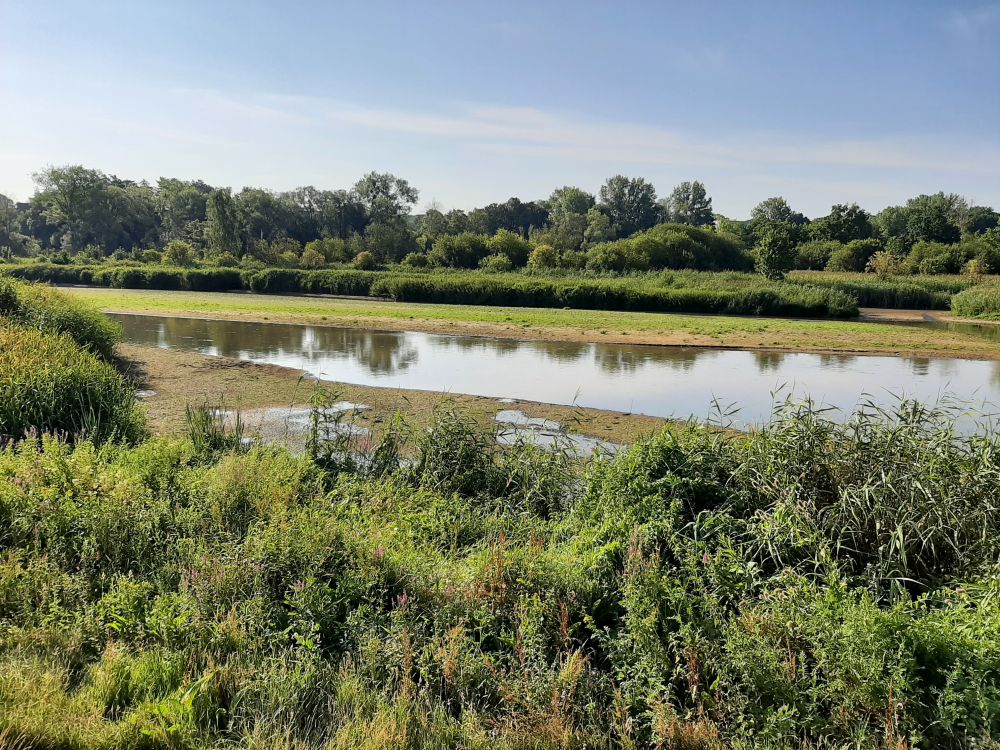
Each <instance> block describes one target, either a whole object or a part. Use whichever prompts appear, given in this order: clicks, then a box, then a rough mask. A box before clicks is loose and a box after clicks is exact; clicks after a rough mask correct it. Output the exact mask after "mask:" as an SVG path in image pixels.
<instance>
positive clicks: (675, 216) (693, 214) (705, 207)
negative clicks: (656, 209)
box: [662, 180, 715, 227]
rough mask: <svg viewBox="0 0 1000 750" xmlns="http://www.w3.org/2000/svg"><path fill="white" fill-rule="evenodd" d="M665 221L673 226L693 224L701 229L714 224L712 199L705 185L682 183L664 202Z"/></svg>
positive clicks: (696, 182)
mask: <svg viewBox="0 0 1000 750" xmlns="http://www.w3.org/2000/svg"><path fill="white" fill-rule="evenodd" d="M662 211H663V217H664V219H665V220H666V221H667V222H669V223H673V224H691V225H692V226H696V227H701V226H708V225H710V224H712V222H713V221H714V220H715V214H714V213H713V212H712V199H711V198H709V197H708V192H707V191H706V190H705V185H704V183H701V182H698V180H695V181H694V182H682V183H681V184H680V185H678V186H677V187H675V188H674V189H673V191H672V192H671V193H670V197H668V198H665V199H664V200H663V201H662Z"/></svg>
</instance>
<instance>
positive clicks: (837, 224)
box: [809, 203, 875, 243]
mask: <svg viewBox="0 0 1000 750" xmlns="http://www.w3.org/2000/svg"><path fill="white" fill-rule="evenodd" d="M809 234H810V235H811V236H812V237H813V238H815V239H817V240H832V241H834V242H844V243H847V242H851V241H852V240H867V239H870V238H871V237H873V236H874V234H875V227H874V225H873V224H872V217H871V214H869V213H868V212H867V211H865V210H864V209H863V208H861V207H860V206H858V204H857V203H852V204H850V205H847V204H844V203H838V204H835V205H834V206H833V207H832V208H831V209H830V214H829V216H824V217H823V218H821V219H816V220H815V221H813V222H812V223H811V224H810V225H809Z"/></svg>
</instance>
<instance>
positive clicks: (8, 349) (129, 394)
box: [0, 319, 143, 443]
mask: <svg viewBox="0 0 1000 750" xmlns="http://www.w3.org/2000/svg"><path fill="white" fill-rule="evenodd" d="M0 320H2V319H0ZM142 424H143V420H142V416H141V415H140V414H139V412H138V409H137V406H136V403H135V393H134V391H133V389H132V386H131V385H130V384H129V383H127V382H126V381H125V379H124V378H123V377H122V376H121V374H120V373H119V372H118V371H117V370H115V368H114V367H113V366H112V365H110V364H109V363H107V362H104V361H102V360H100V359H99V358H98V357H96V356H95V355H93V354H91V353H90V352H88V351H86V350H84V349H82V348H80V347H79V346H77V345H76V344H75V343H74V341H73V340H72V339H71V338H70V337H69V336H67V335H65V334H58V335H54V334H46V333H42V332H40V331H35V330H31V329H27V328H20V327H11V326H9V325H7V324H5V323H2V322H0V443H3V442H5V441H7V440H10V439H12V438H14V439H17V438H21V437H23V436H24V435H26V434H29V433H31V432H49V433H53V434H60V435H65V436H67V437H70V438H74V439H76V438H79V437H83V436H86V437H89V438H90V439H92V440H94V441H95V442H104V441H106V440H108V439H111V438H120V439H124V440H134V439H136V438H138V437H139V436H141V434H142Z"/></svg>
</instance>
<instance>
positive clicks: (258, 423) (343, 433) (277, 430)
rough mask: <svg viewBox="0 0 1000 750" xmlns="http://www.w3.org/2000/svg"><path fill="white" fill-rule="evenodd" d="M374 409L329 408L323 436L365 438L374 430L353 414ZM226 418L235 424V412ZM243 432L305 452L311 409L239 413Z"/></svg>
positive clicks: (342, 404)
mask: <svg viewBox="0 0 1000 750" xmlns="http://www.w3.org/2000/svg"><path fill="white" fill-rule="evenodd" d="M369 409H371V407H370V406H367V405H366V404H354V403H351V402H350V401H338V402H337V403H335V404H332V405H331V406H329V407H327V408H326V410H325V412H326V414H327V415H328V419H327V420H326V421H323V422H321V423H320V424H319V426H318V427H319V433H320V436H321V437H322V438H323V439H325V440H333V439H335V438H338V437H350V438H366V437H369V436H370V435H371V430H369V429H368V428H367V427H361V426H360V425H358V424H355V423H354V422H353V421H352V415H353V414H357V413H359V412H362V411H367V410H369ZM224 415H225V417H226V419H227V421H228V422H229V424H232V420H233V419H234V418H235V416H236V412H233V411H226V412H224ZM240 420H241V421H242V423H243V431H244V433H245V434H246V435H247V436H248V438H249V439H251V440H252V439H258V440H260V441H261V442H263V443H267V444H281V445H285V446H287V447H288V448H289V449H290V450H292V451H294V452H299V453H301V452H302V451H304V450H305V446H306V440H307V439H308V437H309V435H310V433H311V431H312V409H311V408H310V407H287V406H271V407H264V408H260V409H246V410H243V411H241V412H240Z"/></svg>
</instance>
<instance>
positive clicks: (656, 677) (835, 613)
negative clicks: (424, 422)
mask: <svg viewBox="0 0 1000 750" xmlns="http://www.w3.org/2000/svg"><path fill="white" fill-rule="evenodd" d="M208 421H209V422H210V421H211V420H208ZM206 424H207V422H206V420H204V419H202V420H198V419H195V420H192V432H193V433H197V432H199V431H200V430H206V429H207V430H208V432H210V433H211V434H210V435H209V436H208V438H210V439H206V438H200V437H199V436H198V435H196V434H193V435H192V440H194V442H192V440H173V441H166V440H156V441H150V442H146V443H144V444H142V445H139V446H137V447H133V448H126V447H114V446H106V447H104V448H103V449H100V450H98V449H95V448H94V447H93V446H92V445H91V444H89V443H86V442H83V443H79V444H77V445H76V446H75V447H68V446H67V445H64V444H60V443H58V442H56V441H54V440H46V441H44V443H43V445H42V446H41V448H40V449H39V447H38V446H37V445H36V444H35V443H32V442H27V443H23V444H22V445H20V446H19V447H8V448H7V449H6V450H4V451H2V452H0V478H3V481H0V548H2V549H3V550H4V551H5V553H6V554H5V557H4V558H3V559H2V561H0V737H2V738H3V739H4V741H5V743H7V744H8V745H10V744H13V746H14V747H58V748H88V749H89V748H175V749H176V748H196V747H197V748H200V747H206V746H218V747H221V746H231V745H235V746H247V747H283V748H291V747H295V748H303V749H305V748H339V747H343V748H347V747H351V748H354V747H371V748H376V747H455V746H460V747H473V748H474V747H483V748H486V747H501V748H547V747H552V748H557V747H558V748H564V747H597V748H601V747H608V748H611V747H657V746H659V747H681V748H723V747H734V748H765V747H766V748H801V747H866V748H867V747H878V748H899V747H904V746H905V747H914V748H917V747H926V748H932V747H933V748H967V747H974V746H975V747H979V746H982V747H987V746H989V743H990V737H994V736H996V735H997V733H998V732H1000V677H998V675H1000V638H998V629H997V622H998V621H1000V610H998V602H1000V596H998V592H1000V579H998V578H997V572H996V570H997V568H996V564H997V560H998V553H1000V550H998V543H1000V542H998V540H1000V515H998V510H997V508H998V507H1000V506H998V503H997V499H998V498H997V489H996V488H997V486H998V483H997V475H998V472H1000V464H998V462H997V456H998V455H1000V452H998V450H997V449H998V447H1000V446H998V444H997V441H996V437H995V436H993V437H988V436H985V435H983V436H978V437H971V438H959V437H957V436H956V435H955V434H954V433H953V432H952V428H951V423H950V422H949V419H948V417H947V415H941V414H935V413H929V412H926V411H923V410H921V409H919V408H917V407H915V406H912V405H907V404H904V405H902V406H901V408H900V409H899V412H898V413H897V414H894V415H875V414H872V413H868V414H859V415H856V416H855V417H854V419H853V420H852V421H851V422H850V423H849V424H848V425H846V426H845V425H837V424H833V423H831V422H828V421H827V420H826V419H824V417H823V416H822V415H821V414H820V413H817V412H815V411H811V410H809V409H808V408H794V407H789V408H787V409H786V410H785V411H783V412H782V413H780V414H779V415H778V418H777V419H776V420H775V421H774V422H773V423H772V424H771V425H770V426H769V427H767V428H766V429H764V430H762V431H760V432H757V433H754V434H752V435H748V436H740V435H732V434H727V433H721V432H718V431H714V430H712V429H708V428H704V427H699V426H696V425H690V426H688V427H686V428H684V429H681V430H679V431H676V432H667V433H663V434H661V435H659V436H656V437H654V438H651V439H648V440H644V441H642V442H640V443H639V444H637V445H636V446H634V447H633V448H631V449H630V450H628V451H626V452H625V453H623V454H622V455H620V456H618V457H617V458H614V459H600V460H595V461H593V462H591V463H590V464H589V465H587V466H585V467H579V466H577V465H576V464H575V463H573V462H571V461H569V460H568V459H566V458H565V457H563V456H562V455H561V454H559V453H546V452H543V451H540V450H538V449H535V448H532V447H531V446H526V445H518V446H515V447H513V448H511V449H502V448H499V447H497V446H496V444H495V442H494V441H493V439H492V436H491V435H489V434H483V433H480V432H478V431H476V429H474V428H473V427H471V426H470V425H469V424H468V423H467V422H466V421H465V420H464V419H462V418H460V417H457V416H454V415H449V414H441V415H439V418H438V421H437V424H436V426H435V427H434V428H433V429H432V430H431V431H430V432H425V433H421V434H420V435H419V436H418V437H417V439H416V444H415V445H413V447H412V448H411V449H407V448H406V447H405V446H406V445H407V443H406V442H405V439H404V438H403V437H400V436H402V435H405V430H400V429H397V430H394V431H390V433H389V437H388V438H387V439H386V440H385V441H384V442H383V443H382V444H380V445H379V446H376V447H374V448H372V449H371V450H370V451H369V452H367V453H365V454H363V457H358V458H356V459H354V460H351V461H348V462H344V461H343V460H342V459H343V457H344V456H345V455H347V454H344V453H343V452H341V451H340V450H333V451H329V450H326V451H325V450H323V449H322V446H317V445H315V444H314V446H313V452H312V454H311V456H303V457H300V458H296V457H293V456H291V455H289V454H288V453H287V452H285V451H284V450H280V449H271V448H261V447H255V448H251V449H246V448H241V447H240V446H239V444H238V443H237V442H236V441H234V440H227V439H226V436H225V435H221V434H220V433H219V430H220V429H221V428H220V426H219V425H218V424H214V423H213V424H211V425H209V426H208V427H206V426H205V425H206ZM393 436H396V437H393ZM195 445H198V446H200V447H199V448H198V449H197V450H196V449H195ZM226 445H228V446H230V447H228V448H221V446H226ZM341 447H343V446H341ZM410 451H415V453H413V452H410ZM408 452H409V455H412V456H413V457H414V460H413V461H410V462H407V463H400V461H399V458H398V457H399V456H400V454H406V453H408ZM581 472H582V473H581ZM126 529H127V530H128V531H129V532H130V533H122V531H123V530H126ZM70 530H71V531H70Z"/></svg>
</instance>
